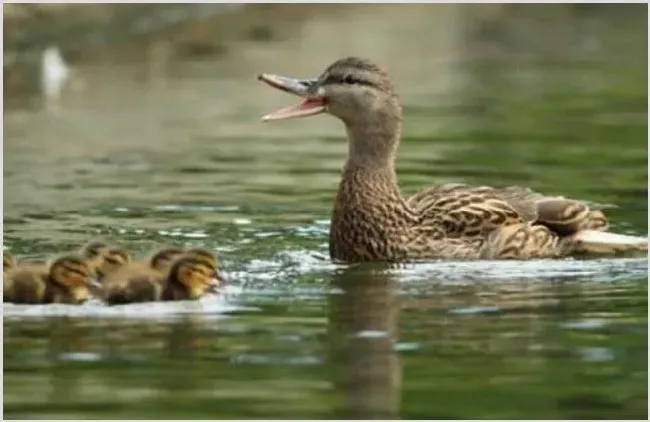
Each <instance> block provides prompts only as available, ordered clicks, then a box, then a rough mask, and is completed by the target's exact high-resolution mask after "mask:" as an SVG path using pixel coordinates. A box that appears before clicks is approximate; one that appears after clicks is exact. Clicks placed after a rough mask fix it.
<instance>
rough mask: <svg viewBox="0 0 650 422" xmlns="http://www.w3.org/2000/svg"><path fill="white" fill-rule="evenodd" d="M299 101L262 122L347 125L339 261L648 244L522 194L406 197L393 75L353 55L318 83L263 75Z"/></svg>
mask: <svg viewBox="0 0 650 422" xmlns="http://www.w3.org/2000/svg"><path fill="white" fill-rule="evenodd" d="M258 79H259V80H261V81H263V82H265V83H266V84H268V85H270V86H271V87H274V88H277V89H280V90H282V91H285V92H288V93H291V94H295V95H297V96H299V97H301V98H302V101H301V102H300V103H299V104H298V105H296V106H291V107H286V108H283V109H281V110H278V111H275V112H273V113H270V114H268V115H266V116H264V117H263V118H262V119H263V120H264V121H271V120H281V119H289V118H294V117H306V116H313V115H316V114H320V113H328V114H330V115H332V116H334V117H336V118H338V119H339V120H341V121H342V122H343V124H344V126H345V130H346V133H347V138H348V154H347V160H346V163H345V166H344V167H343V171H342V176H341V181H340V183H339V187H338V192H337V195H336V199H335V202H334V207H333V211H332V217H331V225H330V233H329V251H330V256H331V258H332V259H334V260H337V261H344V262H362V261H387V262H407V261H414V260H421V259H528V258H550V257H559V256H566V255H572V254H578V253H599V254H616V253H618V252H627V251H643V252H645V253H646V254H647V249H648V239H647V237H646V238H644V237H638V236H627V235H619V234H615V233H609V232H606V231H605V230H606V229H607V227H608V222H607V219H606V217H605V215H604V213H603V210H605V209H606V208H608V207H609V206H608V205H605V204H595V203H589V202H587V201H582V200H576V199H571V198H565V197H564V196H553V195H544V194H540V193H537V192H534V191H533V190H531V189H529V188H525V187H519V186H508V187H503V188H499V187H490V186H470V185H466V184H444V185H440V186H435V187H431V188H428V189H424V190H422V191H420V192H418V193H416V194H414V195H412V196H404V195H402V193H401V191H400V188H399V186H398V183H397V175H396V171H395V157H396V154H397V149H398V146H399V143H400V138H401V131H402V107H401V104H400V100H399V97H398V95H397V93H396V92H395V89H394V87H393V84H392V83H391V81H390V79H389V77H388V74H387V73H386V71H385V70H384V69H382V68H381V67H380V66H378V65H377V64H375V63H374V62H372V61H370V60H367V59H363V58H358V57H347V58H343V59H340V60H337V61H335V62H334V63H332V64H331V65H330V66H328V67H327V68H326V69H325V71H324V72H323V73H322V74H321V75H320V76H319V77H318V78H313V79H294V78H289V77H284V76H279V75H274V74H268V73H266V74H261V75H259V77H258Z"/></svg>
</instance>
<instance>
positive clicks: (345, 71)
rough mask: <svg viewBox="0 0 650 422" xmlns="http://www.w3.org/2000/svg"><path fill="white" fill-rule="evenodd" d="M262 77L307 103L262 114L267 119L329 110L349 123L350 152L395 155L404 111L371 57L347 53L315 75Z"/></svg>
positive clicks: (363, 154) (288, 117)
mask: <svg viewBox="0 0 650 422" xmlns="http://www.w3.org/2000/svg"><path fill="white" fill-rule="evenodd" d="M258 79H259V80H261V81H263V82H265V83H266V84H268V85H270V86H271V87H273V88H276V89H279V90H282V91H285V92H288V93H290V94H294V95H297V96H299V97H301V99H302V101H301V102H300V103H299V104H297V105H294V106H290V107H286V108H283V109H280V110H277V111H275V112H272V113H269V114H267V115H266V116H264V117H262V120H264V121H272V120H284V119H291V118H296V117H306V116H313V115H316V114H320V113H328V114H330V115H332V116H335V117H337V118H339V119H340V120H341V121H343V123H344V124H345V126H346V129H347V131H348V137H349V139H350V154H351V156H353V157H356V156H372V155H376V156H379V157H382V156H385V157H390V158H392V157H391V155H394V153H395V149H396V146H397V143H398V140H399V135H400V130H401V121H402V110H401V105H400V103H399V99H398V97H397V95H396V94H395V93H394V90H393V87H392V84H391V82H390V80H389V78H388V74H387V73H386V71H384V70H383V69H382V68H381V67H379V66H378V65H376V64H375V63H373V62H371V61H370V60H367V59H362V58H358V57H347V58H344V59H340V60H337V61H336V62H334V63H332V64H331V65H329V66H328V67H327V68H326V69H325V71H324V72H323V73H322V74H321V75H320V76H319V77H318V78H314V79H295V78H290V77H286V76H279V75H274V74H269V73H263V74H261V75H259V76H258Z"/></svg>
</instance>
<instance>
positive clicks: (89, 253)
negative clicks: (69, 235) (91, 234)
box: [80, 240, 109, 259]
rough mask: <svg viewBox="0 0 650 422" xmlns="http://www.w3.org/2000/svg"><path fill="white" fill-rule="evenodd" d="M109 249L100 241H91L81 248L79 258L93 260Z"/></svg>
mask: <svg viewBox="0 0 650 422" xmlns="http://www.w3.org/2000/svg"><path fill="white" fill-rule="evenodd" d="M108 249H109V247H108V245H107V244H106V243H104V242H102V241H100V240H93V241H90V242H88V243H86V244H85V245H84V246H83V247H82V248H81V251H80V252H81V256H83V257H84V258H87V259H95V258H98V257H100V256H101V255H103V254H104V253H105V252H106V251H107V250H108Z"/></svg>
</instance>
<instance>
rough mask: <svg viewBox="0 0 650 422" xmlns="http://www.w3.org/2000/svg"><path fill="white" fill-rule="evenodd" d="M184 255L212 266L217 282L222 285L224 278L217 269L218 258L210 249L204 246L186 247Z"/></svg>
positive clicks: (224, 281)
mask: <svg viewBox="0 0 650 422" xmlns="http://www.w3.org/2000/svg"><path fill="white" fill-rule="evenodd" d="M185 256H186V257H190V258H194V259H195V260H197V261H199V262H203V263H204V264H205V265H208V266H210V267H211V268H214V269H215V270H214V277H215V278H216V279H217V281H218V282H219V285H220V286H223V285H224V284H226V281H227V280H226V278H225V277H224V275H223V274H221V272H220V271H219V258H217V255H215V254H214V253H213V252H212V251H209V250H207V249H205V248H192V249H188V250H187V251H186V252H185Z"/></svg>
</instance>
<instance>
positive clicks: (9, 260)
mask: <svg viewBox="0 0 650 422" xmlns="http://www.w3.org/2000/svg"><path fill="white" fill-rule="evenodd" d="M15 266H16V258H14V256H13V255H12V254H10V253H9V252H7V251H3V252H2V269H3V271H7V270H10V269H12V268H14V267H15Z"/></svg>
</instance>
